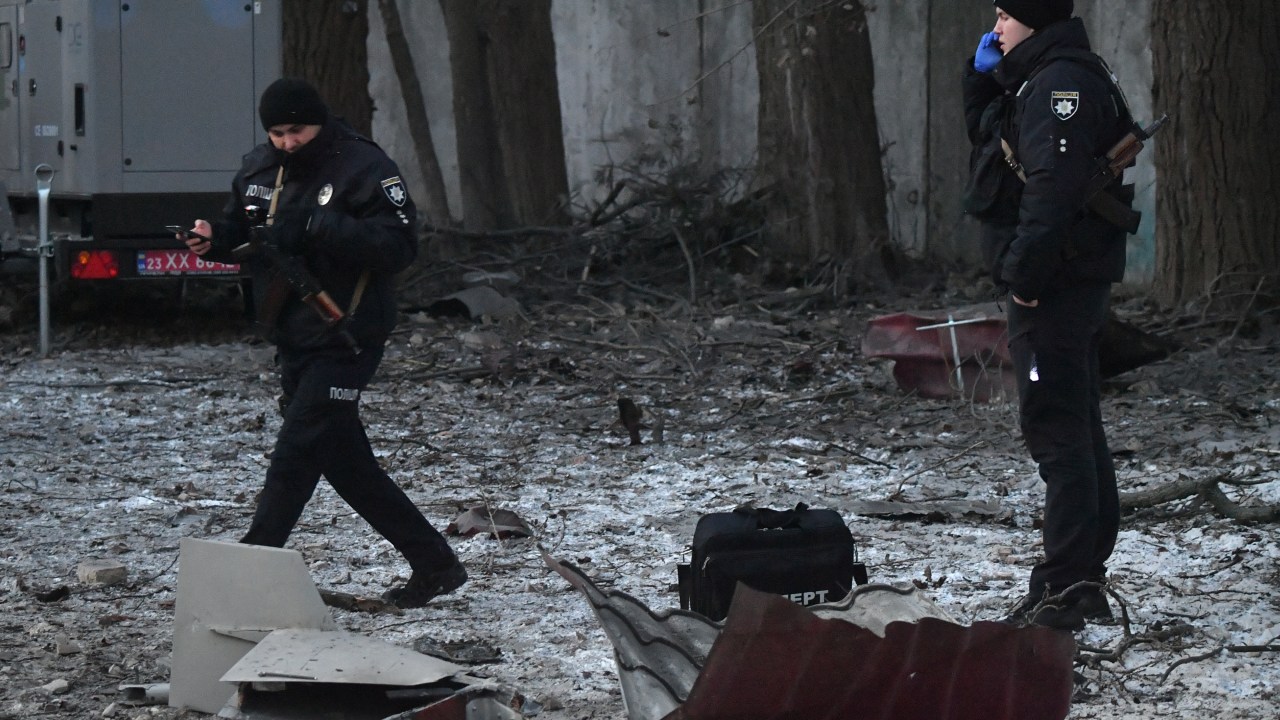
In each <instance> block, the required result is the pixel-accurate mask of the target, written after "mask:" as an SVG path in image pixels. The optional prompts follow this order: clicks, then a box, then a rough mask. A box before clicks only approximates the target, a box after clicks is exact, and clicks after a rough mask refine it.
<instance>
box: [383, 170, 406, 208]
mask: <svg viewBox="0 0 1280 720" xmlns="http://www.w3.org/2000/svg"><path fill="white" fill-rule="evenodd" d="M382 192H384V193H386V194H387V199H388V200H390V201H391V203H392V204H393V205H395V206H396V207H404V201H405V200H406V199H408V197H409V193H408V192H407V191H406V190H405V189H404V182H403V181H401V180H400V176H399V175H396V176H395V177H389V178H387V179H386V180H383V181H382Z"/></svg>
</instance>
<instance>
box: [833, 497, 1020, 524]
mask: <svg viewBox="0 0 1280 720" xmlns="http://www.w3.org/2000/svg"><path fill="white" fill-rule="evenodd" d="M846 509H847V510H848V511H849V512H851V513H853V514H854V515H862V516H864V517H884V518H924V519H926V520H929V521H931V522H941V521H943V520H946V519H948V518H959V517H965V516H970V515H973V516H978V517H998V516H999V515H1000V514H1001V512H1002V509H1001V507H1000V503H999V502H998V501H996V500H932V501H923V502H892V501H889V500H854V501H851V502H849V503H848V504H847V505H846Z"/></svg>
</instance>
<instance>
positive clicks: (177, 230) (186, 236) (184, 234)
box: [164, 225, 212, 242]
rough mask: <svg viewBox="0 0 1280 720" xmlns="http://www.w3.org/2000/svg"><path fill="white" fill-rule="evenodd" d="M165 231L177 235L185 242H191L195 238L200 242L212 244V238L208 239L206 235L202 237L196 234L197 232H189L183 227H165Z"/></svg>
mask: <svg viewBox="0 0 1280 720" xmlns="http://www.w3.org/2000/svg"><path fill="white" fill-rule="evenodd" d="M164 229H165V230H168V231H169V232H171V233H173V234H174V235H177V236H178V237H180V238H182V239H183V240H191V239H193V238H194V239H198V240H200V241H201V242H212V239H211V238H207V237H205V236H204V235H201V234H200V233H198V232H196V231H195V230H188V229H186V228H184V227H182V226H181V225H165V226H164Z"/></svg>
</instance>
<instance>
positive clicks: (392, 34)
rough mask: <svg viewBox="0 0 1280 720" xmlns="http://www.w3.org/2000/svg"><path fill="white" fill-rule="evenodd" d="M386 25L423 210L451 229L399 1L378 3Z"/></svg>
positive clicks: (434, 221) (431, 220) (446, 198)
mask: <svg viewBox="0 0 1280 720" xmlns="http://www.w3.org/2000/svg"><path fill="white" fill-rule="evenodd" d="M378 10H379V11H380V12H381V13H382V23H383V25H384V26H385V27H386V33H387V47H388V49H389V50H390V51H391V63H392V65H394V66H395V71H396V79H397V80H399V81H400V94H401V95H402V96H403V97H404V108H405V116H406V117H405V121H406V122H407V123H408V125H409V136H410V137H411V138H412V139H413V149H414V152H415V153H416V154H417V156H418V169H419V170H420V171H421V172H422V182H423V185H425V187H424V188H423V193H422V200H421V202H420V203H419V204H418V206H419V208H420V209H421V210H422V211H423V214H424V215H426V220H427V222H429V223H430V224H432V225H436V226H440V227H447V226H449V225H452V224H453V218H452V215H451V214H450V213H449V196H448V194H447V192H446V191H445V187H444V173H443V172H442V171H441V170H440V159H439V158H438V157H437V156H436V146H435V143H434V142H433V141H432V139H431V125H430V123H429V122H428V117H427V103H426V101H425V100H424V99H423V97H422V84H421V83H420V82H419V81H418V71H417V70H416V69H415V68H414V65H413V53H412V52H411V51H410V49H409V41H408V39H407V38H405V35H404V25H403V23H401V22H400V8H399V6H397V5H396V0H378Z"/></svg>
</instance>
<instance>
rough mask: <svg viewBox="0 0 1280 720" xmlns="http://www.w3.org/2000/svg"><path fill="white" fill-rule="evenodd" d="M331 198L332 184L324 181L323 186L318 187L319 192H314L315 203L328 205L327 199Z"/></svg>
mask: <svg viewBox="0 0 1280 720" xmlns="http://www.w3.org/2000/svg"><path fill="white" fill-rule="evenodd" d="M332 199H333V185H330V184H329V183H325V185H324V187H322V188H320V192H318V193H316V203H317V204H320V205H328V204H329V201H330V200H332Z"/></svg>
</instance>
